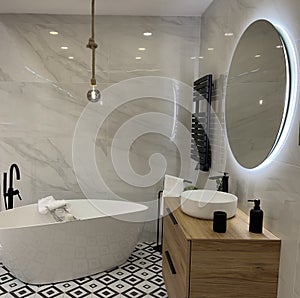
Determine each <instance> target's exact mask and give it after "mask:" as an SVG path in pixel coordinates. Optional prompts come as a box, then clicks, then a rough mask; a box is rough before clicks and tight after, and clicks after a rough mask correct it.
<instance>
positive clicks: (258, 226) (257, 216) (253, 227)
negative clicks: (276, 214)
mask: <svg viewBox="0 0 300 298" xmlns="http://www.w3.org/2000/svg"><path fill="white" fill-rule="evenodd" d="M248 202H254V207H253V209H251V211H250V223H249V231H250V232H252V233H257V234H260V233H262V230H263V218H264V212H263V211H262V210H261V209H260V200H258V199H255V200H248Z"/></svg>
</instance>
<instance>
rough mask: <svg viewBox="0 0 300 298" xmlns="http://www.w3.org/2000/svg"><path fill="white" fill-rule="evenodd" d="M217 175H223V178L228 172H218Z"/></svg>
mask: <svg viewBox="0 0 300 298" xmlns="http://www.w3.org/2000/svg"><path fill="white" fill-rule="evenodd" d="M218 173H220V174H223V175H224V176H225V177H226V176H228V175H229V173H228V172H218Z"/></svg>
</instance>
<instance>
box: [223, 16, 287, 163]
mask: <svg viewBox="0 0 300 298" xmlns="http://www.w3.org/2000/svg"><path fill="white" fill-rule="evenodd" d="M288 64H289V63H288V56H287V52H286V48H285V45H284V42H283V40H282V38H281V36H280V34H279V32H278V31H277V30H276V28H275V27H274V26H273V25H272V24H271V23H270V22H268V21H266V20H258V21H256V22H254V23H252V24H251V25H250V26H249V27H248V28H247V29H246V30H245V32H244V33H243V35H242V37H241V38H240V41H239V42H238V45H237V47H236V49H235V52H234V55H233V58H232V61H231V65H230V69H229V74H228V79H227V88H226V99H225V121H226V130H227V136H228V141H229V145H230V148H231V151H232V153H233V155H234V157H235V159H236V160H237V161H238V163H239V164H240V165H242V166H243V167H245V168H248V169H252V168H255V167H257V166H258V165H260V164H261V163H262V162H263V161H264V160H265V159H266V158H267V157H268V156H269V155H270V153H271V152H272V150H273V149H274V148H275V146H276V143H277V141H278V139H279V137H280V134H281V131H282V128H283V125H284V121H285V117H286V111H287V106H288V102H289V99H288V97H289V89H290V73H289V66H288Z"/></svg>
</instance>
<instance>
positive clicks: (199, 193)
mask: <svg viewBox="0 0 300 298" xmlns="http://www.w3.org/2000/svg"><path fill="white" fill-rule="evenodd" d="M237 200H238V199H237V197H236V196H235V195H233V194H230V193H226V192H221V191H216V190H206V189H197V190H188V191H184V192H183V193H182V194H181V197H180V201H181V202H180V203H181V210H182V211H183V212H184V213H186V214H187V215H190V216H193V217H198V218H202V219H213V214H214V211H225V212H226V213H227V218H230V217H233V216H234V215H235V213H236V209H237Z"/></svg>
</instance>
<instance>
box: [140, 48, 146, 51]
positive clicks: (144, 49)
mask: <svg viewBox="0 0 300 298" xmlns="http://www.w3.org/2000/svg"><path fill="white" fill-rule="evenodd" d="M138 50H139V51H146V48H138Z"/></svg>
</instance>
